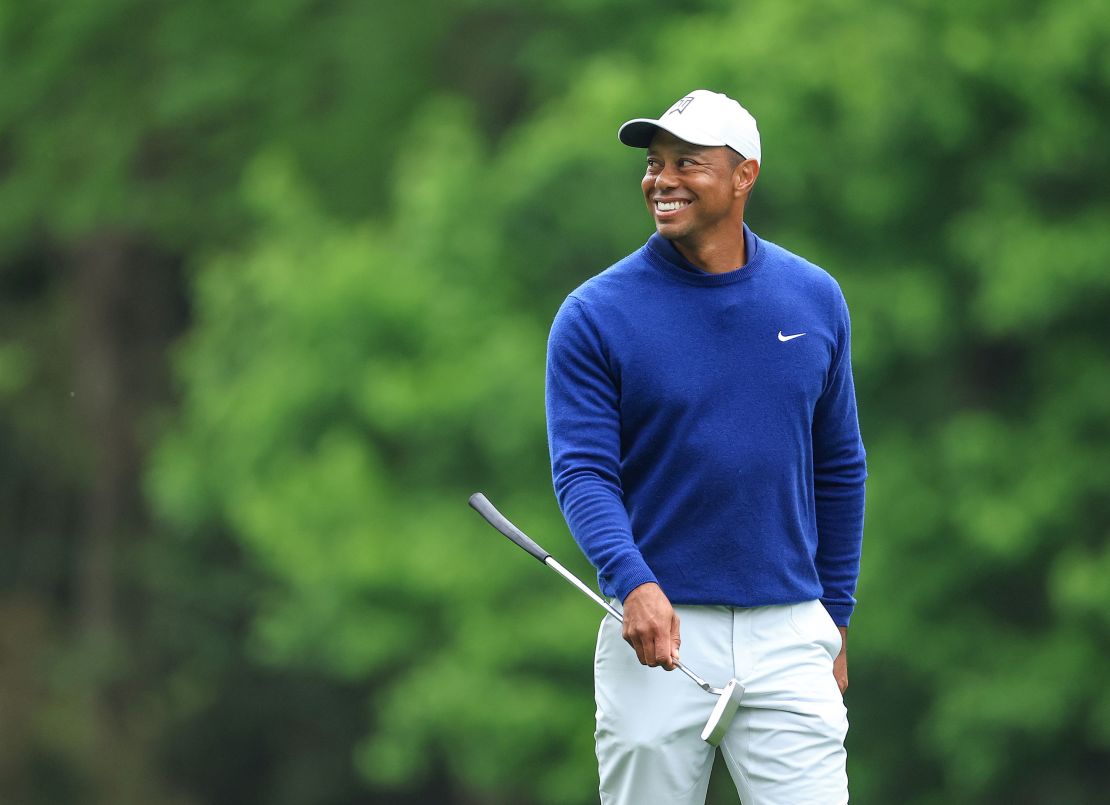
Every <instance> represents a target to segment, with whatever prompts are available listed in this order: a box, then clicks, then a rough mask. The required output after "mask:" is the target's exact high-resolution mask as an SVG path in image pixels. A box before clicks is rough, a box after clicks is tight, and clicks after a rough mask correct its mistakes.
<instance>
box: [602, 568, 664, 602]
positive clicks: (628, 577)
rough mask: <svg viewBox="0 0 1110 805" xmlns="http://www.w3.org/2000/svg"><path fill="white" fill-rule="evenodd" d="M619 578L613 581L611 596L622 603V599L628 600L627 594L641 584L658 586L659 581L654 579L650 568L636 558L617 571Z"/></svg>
mask: <svg viewBox="0 0 1110 805" xmlns="http://www.w3.org/2000/svg"><path fill="white" fill-rule="evenodd" d="M618 573H619V576H618V577H617V578H616V579H614V580H613V582H614V585H615V587H614V589H613V591H612V595H613V596H614V597H616V598H619V599H620V600H621V603H624V599H626V598H628V594H629V593H630V592H632V591H633V590H635V589H636V588H637V587H639V586H640V585H641V584H658V583H659V580H658V579H656V578H655V574H654V573H652V572H651V568H649V567H648V566H647V563H646V562H644V560H643V559H639V558H638V557H637V559H636V560H629V561H627V562H626V563H625V564H624V566H622V567H621V568H619V570H618Z"/></svg>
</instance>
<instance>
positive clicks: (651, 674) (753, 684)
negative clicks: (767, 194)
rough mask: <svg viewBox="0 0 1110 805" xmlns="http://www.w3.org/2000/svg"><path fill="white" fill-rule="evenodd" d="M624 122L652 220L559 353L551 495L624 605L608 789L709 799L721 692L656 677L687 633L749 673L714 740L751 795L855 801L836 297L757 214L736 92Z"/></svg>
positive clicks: (723, 674) (561, 331)
mask: <svg viewBox="0 0 1110 805" xmlns="http://www.w3.org/2000/svg"><path fill="white" fill-rule="evenodd" d="M618 136H619V138H620V140H621V142H623V143H624V144H626V145H629V146H632V147H634V148H645V149H646V154H647V163H646V172H645V175H644V179H643V183H642V188H643V193H644V199H645V201H646V202H647V207H648V211H649V212H650V213H651V215H652V218H653V220H654V222H655V228H656V232H655V234H653V235H652V236H651V238H650V239H649V240H648V241H647V243H646V244H645V245H644V246H643V247H642V248H640V249H639V250H637V251H636V252H633V253H632V254H631V255H629V256H628V257H626V258H624V259H623V260H621V261H620V262H618V263H617V264H615V265H613V266H612V267H610V268H609V269H607V270H606V271H604V272H602V273H601V274H599V275H597V276H595V277H593V278H592V279H590V280H589V281H587V282H586V283H584V284H583V285H582V286H580V287H579V288H578V289H576V290H575V291H574V292H573V293H571V294H570V296H568V297H567V300H566V302H564V304H563V305H562V307H561V308H560V310H559V312H558V314H557V316H556V318H555V321H554V324H553V325H552V329H551V337H550V341H549V345H548V367H547V414H548V435H549V440H550V447H551V462H552V474H553V478H554V483H555V490H556V494H557V496H558V499H559V504H560V506H561V508H562V510H563V514H564V515H565V517H566V520H567V523H568V525H569V526H570V529H571V531H572V533H573V534H574V537H575V539H576V541H577V542H578V543H579V545H580V546H581V548H582V550H583V551H584V552H585V554H586V555H587V556H588V557H589V559H590V561H591V562H592V563H593V564H594V566H595V567H596V568H597V570H598V582H599V584H600V587H601V589H602V591H603V592H604V593H605V594H606V595H608V596H610V597H611V598H612V599H613V600H614V604H615V605H617V606H623V612H624V626H623V631H622V627H621V626H620V625H619V624H618V623H617V622H616V621H613V620H612V619H608V618H607V619H605V620H604V622H603V623H602V625H601V630H600V633H599V636H598V644H597V654H596V657H595V665H594V672H595V695H596V699H597V732H596V740H597V755H598V763H599V770H600V777H601V799H602V802H603V803H605V805H650V803H669V804H671V805H674V804H675V803H679V804H681V803H704V801H705V794H706V789H707V785H708V781H709V773H710V769H711V768H712V765H713V752H714V750H713V748H712V747H710V746H708V745H707V744H705V743H704V742H702V741H701V740H700V735H699V734H700V730H701V728H702V726H703V725H704V724H705V721H706V719H707V718H708V716H709V713H710V711H711V709H712V707H713V704H714V699H713V698H712V697H711V696H707V695H706V694H705V692H704V691H702V690H701V689H699V688H698V687H697V686H696V685H693V684H691V682H690V680H688V679H686V678H685V677H684V676H682V675H679V674H666V673H662V672H661V671H659V670H658V668H657V666H661V667H662V668H664V669H666V670H668V671H670V670H672V669H673V668H674V667H675V665H674V663H675V662H676V660H678V658H679V646H680V645H682V648H683V655H682V660H683V662H684V663H685V664H688V665H689V666H690V667H691V668H693V669H694V670H696V671H697V672H698V673H699V674H700V675H701V676H702V677H704V678H705V679H707V680H709V681H710V682H711V683H713V684H717V685H721V684H723V683H724V682H725V680H727V679H729V678H731V677H736V678H737V679H739V681H740V682H741V683H742V684H743V685H744V688H745V692H744V697H743V701H742V705H741V708H740V711H739V712H738V713H737V715H736V717H735V719H734V720H733V723H732V725H731V726H730V728H729V730H728V732H727V734H726V735H725V738H724V740H723V741H722V743H721V749H722V751H723V752H724V758H725V761H726V764H727V766H728V768H729V770H730V772H731V774H732V777H733V780H734V781H735V783H736V787H737V791H738V793H739V794H740V797H741V799H742V801H743V803H744V805H805V803H813V805H834V804H835V803H842V802H847V799H848V789H847V777H846V774H845V752H844V736H845V734H846V732H847V727H848V724H847V719H846V715H845V709H844V705H843V699H842V694H843V692H844V689H845V688H846V687H847V685H848V670H847V654H846V652H845V645H846V640H847V627H848V620H849V617H850V616H851V613H852V609H853V607H854V605H855V599H854V598H853V594H854V591H855V584H856V577H857V574H858V569H859V557H860V548H861V542H862V533H863V496H864V479H865V477H866V470H865V463H864V450H863V444H862V441H861V439H860V434H859V426H858V423H857V417H856V402H855V392H854V388H853V383H852V369H851V356H850V345H849V320H848V310H847V306H846V305H845V302H844V297H843V295H842V294H841V291H840V288H839V286H838V285H837V283H836V281H835V280H833V279H832V277H830V276H829V275H828V274H827V273H825V272H824V271H823V270H821V269H820V268H818V267H817V266H815V265H813V264H811V263H808V262H806V261H805V260H803V259H802V258H800V257H797V256H796V255H794V254H791V253H790V252H788V251H786V250H785V249H782V248H780V247H779V246H776V245H775V244H773V243H771V242H770V241H767V240H763V239H761V238H759V237H757V236H756V235H755V234H754V233H753V232H752V231H751V230H750V229H749V228H748V227H747V226H746V225H745V224H744V208H745V205H746V203H747V201H748V198H749V196H750V194H751V191H752V186H753V185H754V184H755V181H756V178H757V177H758V175H759V169H760V158H761V149H760V138H759V132H758V130H757V128H756V123H755V120H754V118H752V116H751V115H750V114H749V113H748V112H747V111H746V110H745V109H744V108H743V107H741V106H740V104H738V103H736V101H734V100H732V99H730V98H728V97H726V96H724V95H721V94H718V93H714V92H708V91H706V90H697V91H695V92H691V93H690V94H689V95H687V96H685V97H684V98H682V99H680V100H679V101H677V102H676V103H675V104H674V105H673V106H671V107H670V108H669V109H668V110H667V111H666V112H665V113H664V114H663V115H662V117H660V118H659V119H637V120H631V121H629V122H627V123H625V124H624V125H623V126H621V128H620V131H619V134H618ZM680 624H681V629H680ZM622 639H623V642H622ZM624 642H627V643H628V644H630V645H631V648H632V650H629V647H628V646H626V645H624Z"/></svg>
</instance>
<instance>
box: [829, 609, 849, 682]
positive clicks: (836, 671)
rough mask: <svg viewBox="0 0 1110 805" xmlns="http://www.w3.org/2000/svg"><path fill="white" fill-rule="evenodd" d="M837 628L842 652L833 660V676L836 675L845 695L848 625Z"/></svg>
mask: <svg viewBox="0 0 1110 805" xmlns="http://www.w3.org/2000/svg"><path fill="white" fill-rule="evenodd" d="M836 628H837V629H839V630H840V653H839V654H837V655H836V659H835V660H833V676H834V677H836V684H837V686H838V687H839V688H840V695H841V696H843V695H844V691H846V690H847V689H848V627H847V626H838V627H836Z"/></svg>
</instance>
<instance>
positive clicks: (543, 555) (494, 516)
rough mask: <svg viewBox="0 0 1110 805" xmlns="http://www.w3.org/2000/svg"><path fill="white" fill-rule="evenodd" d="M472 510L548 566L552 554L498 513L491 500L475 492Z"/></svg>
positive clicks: (472, 499) (471, 503)
mask: <svg viewBox="0 0 1110 805" xmlns="http://www.w3.org/2000/svg"><path fill="white" fill-rule="evenodd" d="M470 508H472V509H474V511H476V512H478V514H480V515H482V517H484V518H485V520H486V522H487V523H489V524H490V525H491V526H493V527H494V528H496V529H497V530H498V531H500V532H501V533H502V534H504V535H505V536H506V537H508V538H509V539H511V540H512V541H513V542H515V543H516V544H517V545H519V546H520V547H521V548H523V549H524V550H526V551H528V553H530V554H532V556H534V557H536V558H537V559H539V560H540V561H541V562H543V563H544V564H547V557H549V556H551V554H549V553H548V552H547V551H545V550H544V549H543V548H541V547H540V546H539V545H537V544H536V543H535V542H533V541H532V539H531V538H530V537H529V536H528V535H527V534H525V533H524V532H523V531H521V530H520V529H519V528H517V527H516V526H515V525H513V524H512V523H510V522H509V521H508V519H506V517H505V515H503V514H502V513H501V512H499V511H497V508H496V507H495V506H494V505H493V504H492V503H490V502H489V499H488V498H487V497H486V496H485V495H483V494H482V493H481V492H475V493H474V494H473V495H471V496H470Z"/></svg>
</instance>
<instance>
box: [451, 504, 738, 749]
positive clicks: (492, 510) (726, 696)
mask: <svg viewBox="0 0 1110 805" xmlns="http://www.w3.org/2000/svg"><path fill="white" fill-rule="evenodd" d="M470 507H471V508H472V509H474V511H476V512H478V514H480V515H482V517H483V518H485V520H486V522H487V523H489V524H490V525H491V526H493V527H494V528H496V529H497V530H498V531H500V532H501V533H502V534H504V535H505V536H506V537H508V538H509V539H511V540H512V541H513V542H515V543H516V544H517V545H518V546H519V547H521V548H523V549H524V550H525V551H527V552H528V553H529V554H531V555H532V556H534V557H536V558H537V559H539V560H540V561H541V562H542V563H543V564H545V565H547V566H548V567H549V568H551V569H552V570H554V571H555V572H556V573H558V574H559V575H560V576H562V577H563V578H564V579H566V580H567V581H569V582H570V583H571V584H573V585H574V586H575V587H577V588H578V589H579V590H581V591H582V592H583V593H585V594H586V595H587V596H588V597H589V598H590V599H591V600H592V601H594V602H595V603H596V604H597V605H598V606H600V607H601V608H602V609H604V610H605V611H606V612H607V613H609V615H610V616H612V617H613V618H616V620H617V621H618V622H620V623H624V618H623V617H621V613H620V612H619V611H617V609H616V608H614V607H613V606H612V605H611V604H610V603H609V602H608V601H606V600H605V599H604V598H602V597H601V596H600V595H598V594H597V593H595V592H594V591H593V590H591V589H590V588H589V587H587V586H586V585H585V584H584V583H583V582H582V581H581V580H580V579H579V578H578V577H577V576H575V575H574V574H573V573H571V572H570V571H569V570H567V569H566V568H565V567H563V566H562V565H561V564H559V563H558V562H557V561H556V560H555V557H553V556H552V555H551V554H549V553H548V552H547V551H545V550H544V549H543V548H541V547H540V546H539V545H537V544H536V543H535V542H534V541H533V540H532V539H531V538H530V537H529V536H528V535H527V534H525V533H524V532H523V531H521V530H520V529H519V528H517V527H516V526H515V525H513V524H512V523H511V522H509V520H508V519H507V518H506V517H505V515H503V514H502V513H501V512H499V511H498V510H497V508H496V507H495V506H494V505H493V504H492V503H490V502H489V499H488V498H486V496H485V495H483V494H482V493H481V492H475V493H474V494H473V495H471V496H470ZM675 667H677V668H678V670H680V671H682V673H684V674H686V676H688V677H690V679H691V680H693V682H694V684H695V685H697V686H698V687H699V688H701V689H702V690H704V691H705V692H706V693H710V694H712V695H714V696H717V697H718V699H717V704H716V705H714V706H713V712H712V713H710V714H709V720H708V721H706V722H705V728H704V729H703V730H702V731H701V739H702V740H703V741H705V742H706V743H707V744H709V745H710V746H717V745H718V744H720V742H721V739H722V738H724V737H725V732H727V731H728V726H729V724H731V723H732V718H733V716H735V715H736V711H737V710H738V709H739V708H740V699H741V697H742V696H743V695H744V686H743V685H741V684H740V683H739V682H738V681H737V680H735V679H730V680H729V681H728V684H726V685H725V686H724V687H723V688H715V687H713V686H712V685H710V684H709V683H708V682H706V681H705V680H704V679H702V678H701V677H700V676H698V675H697V674H695V673H694V672H693V671H691V670H690V669H689V668H687V667H686V666H685V665H683V664H682V663H681V662H676V663H675Z"/></svg>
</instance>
